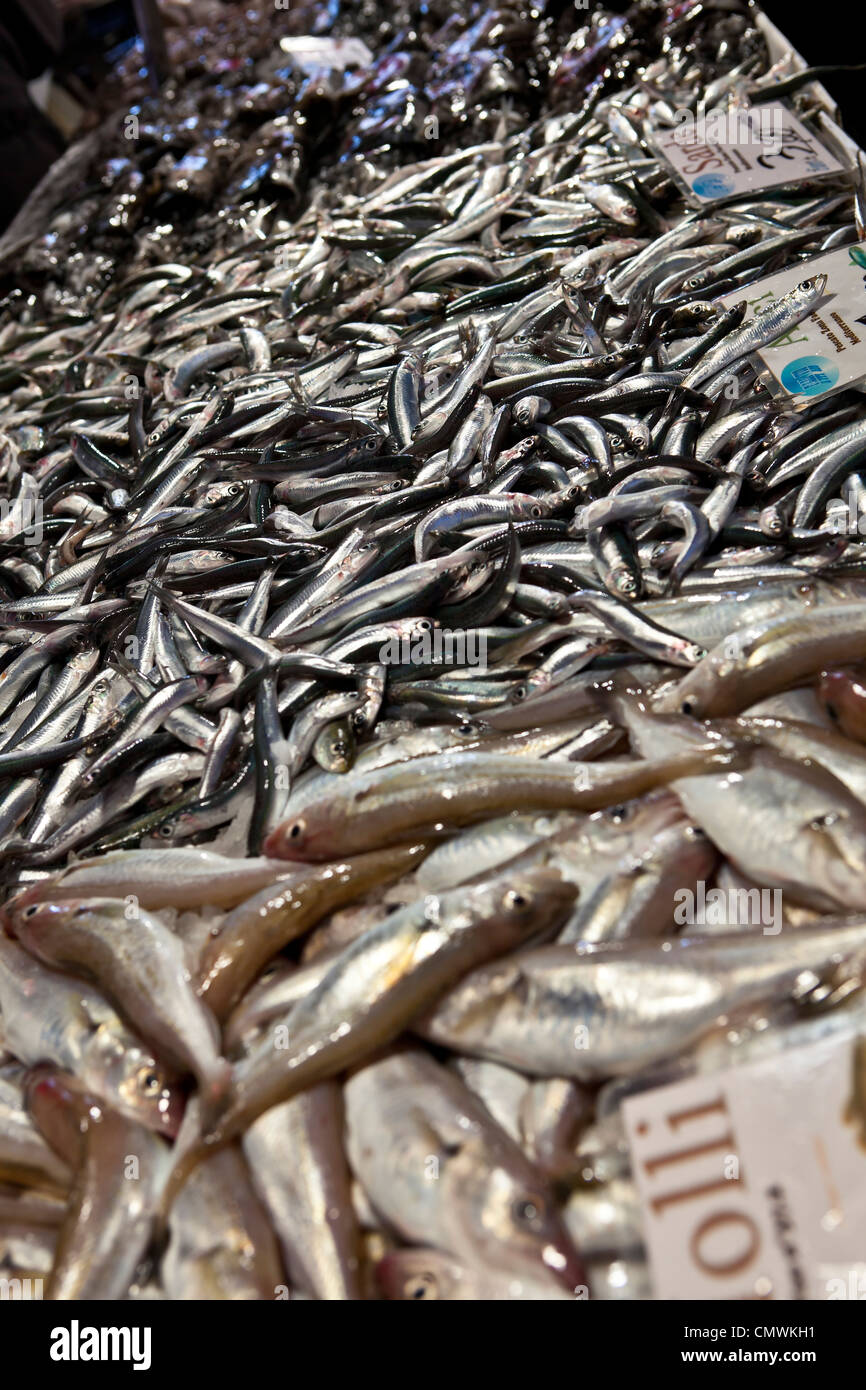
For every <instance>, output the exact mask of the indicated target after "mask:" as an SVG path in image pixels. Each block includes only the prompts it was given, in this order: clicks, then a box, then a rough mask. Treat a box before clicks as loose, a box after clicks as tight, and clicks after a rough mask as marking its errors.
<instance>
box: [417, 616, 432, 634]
mask: <svg viewBox="0 0 866 1390" xmlns="http://www.w3.org/2000/svg"><path fill="white" fill-rule="evenodd" d="M418 631H419V632H432V631H433V623H432V622H431V620H430V619H429V618H422V619H421V621H420V622H419V624H418Z"/></svg>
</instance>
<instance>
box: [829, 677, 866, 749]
mask: <svg viewBox="0 0 866 1390" xmlns="http://www.w3.org/2000/svg"><path fill="white" fill-rule="evenodd" d="M818 700H819V702H820V704H821V705H822V706H823V708H824V709H825V710H826V711H827V713H828V714H829V716H830V718H831V719H832V720H833V722H834V724H836V725H837V727H838V728H839V729H840V730H841V732H842V733H843V734H844V735H845V737H846V738H850V739H854V740H855V741H856V742H857V743H866V678H864V676H863V674H862V672H859V671H853V670H852V671H845V670H839V671H825V672H824V673H823V675H822V676H821V681H820V684H819V685H818Z"/></svg>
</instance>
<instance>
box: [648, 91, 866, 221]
mask: <svg viewBox="0 0 866 1390" xmlns="http://www.w3.org/2000/svg"><path fill="white" fill-rule="evenodd" d="M682 114H683V119H682V121H680V122H679V123H678V124H677V125H676V126H674V127H672V128H671V129H669V130H664V131H662V130H656V132H655V133H654V136H653V143H654V144H655V147H656V149H657V150H658V151H659V153H660V154H661V155H662V156H663V157H664V159H665V160H666V161H667V163H668V164H669V165H670V167H671V169H672V170H673V172H674V174H675V175H676V177H677V180H678V182H679V183H680V184H681V185H682V187H683V189H684V192H685V194H686V196H687V198H688V200H689V202H690V203H692V205H693V206H695V207H705V206H707V205H708V204H711V203H718V202H724V201H725V200H726V199H728V198H736V197H738V196H741V195H743V194H746V193H760V192H761V191H762V190H764V189H767V188H779V187H782V186H784V185H788V184H797V183H801V182H803V181H804V180H808V179H815V178H824V177H826V176H827V175H828V174H834V173H840V172H844V169H845V166H844V165H843V164H840V163H839V160H838V159H836V158H835V156H834V155H832V154H831V153H830V151H829V150H827V149H825V148H824V146H823V145H822V144H821V142H820V141H819V140H818V139H816V137H815V136H814V135H813V134H812V132H811V131H810V130H808V129H807V128H806V126H804V125H803V122H802V121H800V120H798V119H797V117H796V116H794V115H793V114H792V112H790V111H789V110H788V109H787V107H785V106H776V105H771V104H769V103H768V104H767V105H764V106H749V107H737V108H735V109H733V110H731V111H707V112H701V111H698V113H697V114H693V113H692V112H683V113H682Z"/></svg>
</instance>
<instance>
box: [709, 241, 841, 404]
mask: <svg viewBox="0 0 866 1390" xmlns="http://www.w3.org/2000/svg"><path fill="white" fill-rule="evenodd" d="M822 272H823V274H825V275H826V276H827V290H826V293H825V295H824V297H823V299H822V300H821V302H820V304H819V305H818V307H817V309H816V310H815V312H814V313H813V314H810V315H809V317H808V318H806V319H803V321H802V323H798V324H797V326H796V328H792V329H791V331H790V333H786V334H785V335H784V337H782V338H777V339H776V341H775V342H774V343H770V344H769V346H768V347H765V348H761V350H760V352H758V353H757V354H756V355H757V357H758V358H759V359H760V361H761V363H762V365H763V366H764V368H765V369H766V371H767V373H768V374H769V377H770V379H771V380H770V382H769V384H770V386H771V389H773V390H774V391H775V393H776V394H777V395H779V394H784V395H785V396H788V397H792V398H793V400H794V404H795V406H796V405H800V406H806V405H811V403H812V402H813V401H814V400H816V399H817V398H818V397H819V396H826V395H828V394H829V393H830V392H831V391H842V390H843V389H844V388H845V387H847V386H853V385H856V384H857V383H858V382H860V381H862V380H863V378H864V377H866V244H857V245H855V246H843V247H840V249H839V250H838V251H827V252H826V253H825V254H824V255H822V256H815V257H814V258H813V259H812V260H810V261H799V262H798V263H797V264H796V265H793V266H788V268H787V269H786V270H780V271H778V273H777V274H775V275H768V276H767V277H766V278H765V279H763V280H756V281H755V283H754V284H752V285H747V286H745V287H744V288H743V289H742V290H731V292H730V293H729V294H725V295H722V296H721V298H720V300H719V302H720V303H721V304H724V305H725V307H726V308H730V307H731V306H732V305H734V304H737V303H741V302H742V301H743V300H744V299H745V300H746V301H747V303H748V306H749V308H748V317H747V319H746V322H748V319H749V318H752V317H754V315H755V314H757V313H760V312H761V310H763V309H765V308H767V307H768V305H770V304H772V303H773V302H774V301H775V300H777V299H778V298H779V297H780V296H781V295H783V294H786V293H787V291H788V290H792V289H793V288H794V286H795V285H798V284H799V283H800V282H801V281H802V280H807V279H810V278H811V277H812V276H813V275H820V274H821V273H822Z"/></svg>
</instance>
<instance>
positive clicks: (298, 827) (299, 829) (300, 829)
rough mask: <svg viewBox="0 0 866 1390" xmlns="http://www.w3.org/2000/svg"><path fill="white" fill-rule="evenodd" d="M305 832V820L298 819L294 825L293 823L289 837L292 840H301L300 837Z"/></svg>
mask: <svg viewBox="0 0 866 1390" xmlns="http://www.w3.org/2000/svg"><path fill="white" fill-rule="evenodd" d="M303 833H304V822H303V821H302V820H296V821H295V823H294V825H293V826H292V827H291V829H290V830H289V839H290V840H299V839H300V838H301V836H302V835H303Z"/></svg>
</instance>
